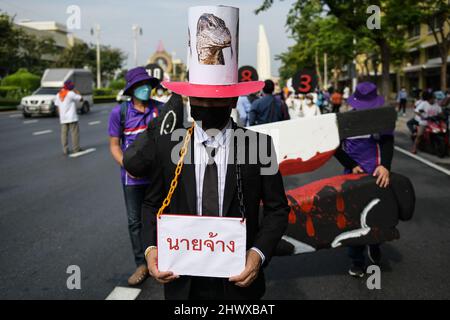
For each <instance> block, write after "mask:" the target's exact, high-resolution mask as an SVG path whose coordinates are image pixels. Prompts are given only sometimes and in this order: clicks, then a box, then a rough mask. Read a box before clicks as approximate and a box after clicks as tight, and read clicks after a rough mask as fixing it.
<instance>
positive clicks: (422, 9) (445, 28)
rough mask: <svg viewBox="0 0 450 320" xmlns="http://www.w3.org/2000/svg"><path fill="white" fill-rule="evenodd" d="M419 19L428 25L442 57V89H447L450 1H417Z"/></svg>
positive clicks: (449, 46)
mask: <svg viewBox="0 0 450 320" xmlns="http://www.w3.org/2000/svg"><path fill="white" fill-rule="evenodd" d="M416 9H417V11H416V15H417V16H418V17H419V19H418V21H420V22H422V23H425V24H427V25H428V27H429V29H430V31H431V33H432V34H433V37H434V40H435V41H436V44H437V46H438V48H439V55H440V57H441V90H443V91H445V90H447V58H448V54H449V49H450V3H449V2H448V1H446V0H434V1H417V6H416Z"/></svg>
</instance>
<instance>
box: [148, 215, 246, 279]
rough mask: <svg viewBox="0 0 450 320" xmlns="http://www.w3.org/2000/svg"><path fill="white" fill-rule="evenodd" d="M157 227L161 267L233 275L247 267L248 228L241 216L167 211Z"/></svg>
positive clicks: (179, 272)
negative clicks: (208, 215) (210, 215)
mask: <svg viewBox="0 0 450 320" xmlns="http://www.w3.org/2000/svg"><path fill="white" fill-rule="evenodd" d="M157 228H158V229H157V230H158V231H157V233H158V234H157V237H158V269H159V270H160V271H171V272H173V273H174V274H176V275H189V276H203V277H215V278H229V277H232V276H236V275H239V274H240V273H241V272H242V271H243V270H244V268H245V256H246V232H247V231H246V223H245V221H242V219H241V218H221V217H203V216H193V215H171V214H163V215H161V217H160V218H159V219H157Z"/></svg>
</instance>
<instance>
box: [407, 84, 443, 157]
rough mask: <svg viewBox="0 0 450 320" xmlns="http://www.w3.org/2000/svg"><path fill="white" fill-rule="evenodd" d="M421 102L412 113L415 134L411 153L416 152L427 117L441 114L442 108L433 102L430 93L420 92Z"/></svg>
mask: <svg viewBox="0 0 450 320" xmlns="http://www.w3.org/2000/svg"><path fill="white" fill-rule="evenodd" d="M422 100H423V101H422V102H421V103H419V104H418V105H417V106H416V109H415V110H414V113H415V114H416V116H415V120H416V121H417V124H418V125H417V136H416V138H415V141H414V145H413V148H412V150H411V152H412V153H413V154H416V153H417V147H418V146H419V144H420V142H421V140H422V138H423V134H424V132H425V128H426V126H427V124H428V121H427V119H428V118H431V117H436V116H438V115H440V114H442V108H441V107H440V106H439V105H438V104H436V103H435V97H434V95H433V94H432V93H429V92H424V93H423V94H422Z"/></svg>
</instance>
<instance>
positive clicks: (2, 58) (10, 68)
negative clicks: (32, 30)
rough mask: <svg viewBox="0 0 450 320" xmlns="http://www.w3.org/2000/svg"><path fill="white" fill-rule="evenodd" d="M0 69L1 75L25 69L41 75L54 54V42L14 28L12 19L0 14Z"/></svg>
mask: <svg viewBox="0 0 450 320" xmlns="http://www.w3.org/2000/svg"><path fill="white" fill-rule="evenodd" d="M0 35H1V39H2V41H1V42H0V68H1V69H2V72H1V75H3V76H4V75H5V74H9V73H14V72H16V71H17V70H19V69H20V68H26V69H28V70H30V71H31V72H32V73H37V74H41V73H42V72H43V71H44V69H46V68H47V67H48V66H49V65H50V64H51V61H50V59H43V57H50V56H52V55H55V54H56V50H57V49H56V45H55V41H54V40H53V39H51V38H49V37H45V38H37V37H35V36H33V35H30V34H27V33H26V32H25V31H23V30H22V29H20V28H18V27H15V26H14V18H13V17H10V16H8V15H7V14H6V13H2V12H0Z"/></svg>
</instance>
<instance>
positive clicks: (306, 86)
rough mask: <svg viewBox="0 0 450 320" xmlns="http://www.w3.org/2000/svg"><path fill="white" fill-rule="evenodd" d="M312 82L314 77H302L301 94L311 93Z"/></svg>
mask: <svg viewBox="0 0 450 320" xmlns="http://www.w3.org/2000/svg"><path fill="white" fill-rule="evenodd" d="M311 81H312V77H311V76H310V75H309V74H304V75H301V76H300V87H299V88H298V91H299V92H302V93H307V92H310V91H311Z"/></svg>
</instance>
